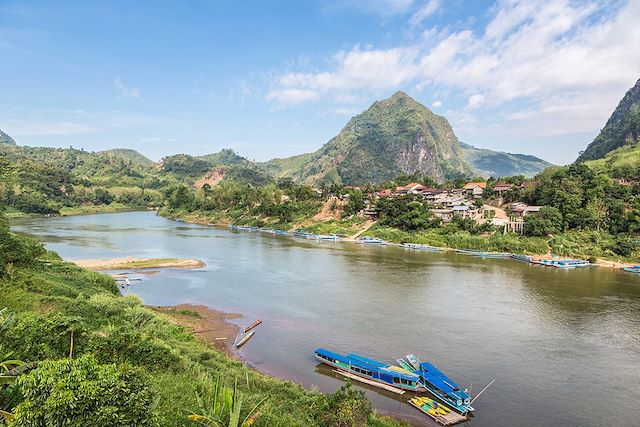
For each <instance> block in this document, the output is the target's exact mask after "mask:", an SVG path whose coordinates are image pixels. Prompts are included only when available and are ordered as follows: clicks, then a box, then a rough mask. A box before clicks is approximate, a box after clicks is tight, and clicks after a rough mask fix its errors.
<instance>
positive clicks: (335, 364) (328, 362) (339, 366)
mask: <svg viewBox="0 0 640 427" xmlns="http://www.w3.org/2000/svg"><path fill="white" fill-rule="evenodd" d="M315 358H316V360H318V361H319V362H321V363H323V364H325V365H327V366H331V367H332V368H335V369H338V370H341V371H345V372H348V373H349V374H351V375H355V376H357V377H360V378H364V379H367V380H370V381H373V382H377V383H379V384H383V385H387V386H392V387H395V388H398V389H401V390H406V391H412V392H414V393H425V392H427V389H426V388H425V387H416V388H412V387H405V386H404V385H402V384H395V383H388V382H386V381H381V380H379V379H377V378H372V377H369V376H367V375H362V374H360V373H359V372H355V371H353V370H350V369H349V367H345V366H342V365H340V364H337V363H332V362H330V361H328V360H325V359H323V358H321V357H319V356H318V355H317V354H316V355H315Z"/></svg>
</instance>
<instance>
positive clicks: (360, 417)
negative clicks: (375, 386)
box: [323, 382, 373, 427]
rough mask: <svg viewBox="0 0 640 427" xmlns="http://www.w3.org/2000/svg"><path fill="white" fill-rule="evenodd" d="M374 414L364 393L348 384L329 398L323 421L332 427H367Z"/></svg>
mask: <svg viewBox="0 0 640 427" xmlns="http://www.w3.org/2000/svg"><path fill="white" fill-rule="evenodd" d="M372 413H373V407H372V405H371V402H370V401H369V400H367V398H366V397H365V395H364V392H363V391H361V390H356V389H355V388H354V387H353V386H352V385H351V383H350V382H347V384H345V385H343V386H342V387H340V389H339V390H338V391H336V392H335V393H333V394H332V395H330V396H329V398H328V402H327V407H326V409H325V411H324V416H323V419H324V421H325V422H326V423H327V424H328V425H329V426H331V427H356V426H364V425H366V424H367V421H368V419H369V416H370V415H371V414H372Z"/></svg>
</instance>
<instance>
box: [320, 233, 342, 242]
mask: <svg viewBox="0 0 640 427" xmlns="http://www.w3.org/2000/svg"><path fill="white" fill-rule="evenodd" d="M315 238H316V240H328V241H330V242H337V241H339V240H340V237H338V236H336V235H335V234H316V236H315Z"/></svg>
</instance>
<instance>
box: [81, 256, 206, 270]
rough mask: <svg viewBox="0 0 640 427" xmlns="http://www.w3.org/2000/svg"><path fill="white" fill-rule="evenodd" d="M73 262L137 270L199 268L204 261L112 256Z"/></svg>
mask: <svg viewBox="0 0 640 427" xmlns="http://www.w3.org/2000/svg"><path fill="white" fill-rule="evenodd" d="M71 262H73V263H74V264H76V265H77V266H79V267H82V268H88V269H89V270H95V271H100V270H139V269H146V268H178V269H185V270H186V269H191V268H201V267H204V266H205V263H204V262H202V261H200V260H198V259H180V258H131V257H128V258H112V259H78V260H72V261H71Z"/></svg>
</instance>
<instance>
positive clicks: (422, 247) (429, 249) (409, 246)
mask: <svg viewBox="0 0 640 427" xmlns="http://www.w3.org/2000/svg"><path fill="white" fill-rule="evenodd" d="M402 247H404V248H406V249H415V250H417V251H426V252H442V251H443V250H444V249H442V248H437V247H435V246H429V245H421V244H418V243H403V244H402Z"/></svg>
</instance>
